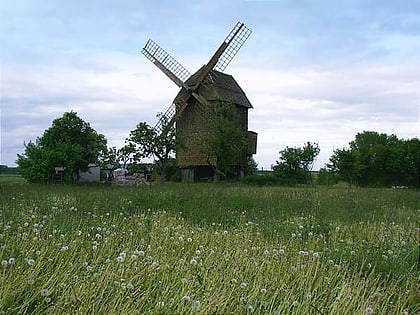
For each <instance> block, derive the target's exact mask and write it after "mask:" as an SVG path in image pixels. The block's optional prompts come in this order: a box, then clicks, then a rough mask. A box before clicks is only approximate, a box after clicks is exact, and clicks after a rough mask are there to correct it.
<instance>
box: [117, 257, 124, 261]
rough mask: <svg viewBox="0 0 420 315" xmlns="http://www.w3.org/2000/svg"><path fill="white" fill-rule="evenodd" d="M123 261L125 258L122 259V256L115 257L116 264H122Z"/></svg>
mask: <svg viewBox="0 0 420 315" xmlns="http://www.w3.org/2000/svg"><path fill="white" fill-rule="evenodd" d="M124 259H125V257H124V256H118V257H117V261H118V262H123V261H124Z"/></svg>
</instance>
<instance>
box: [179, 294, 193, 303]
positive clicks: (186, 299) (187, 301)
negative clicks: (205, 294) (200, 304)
mask: <svg viewBox="0 0 420 315" xmlns="http://www.w3.org/2000/svg"><path fill="white" fill-rule="evenodd" d="M181 300H182V301H183V302H186V303H189V302H190V300H191V298H190V297H189V296H188V295H184V296H183V297H182V299H181Z"/></svg>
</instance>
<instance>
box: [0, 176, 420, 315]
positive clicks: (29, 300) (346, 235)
mask: <svg viewBox="0 0 420 315" xmlns="http://www.w3.org/2000/svg"><path fill="white" fill-rule="evenodd" d="M1 198H2V202H1V209H0V211H1V213H0V216H1V218H2V219H1V223H0V224H1V225H0V260H1V264H2V265H1V267H0V268H1V269H0V274H1V283H0V314H1V313H3V314H26V313H42V314H61V313H78V312H81V313H83V314H85V313H88V314H98V313H107V314H111V313H112V314H114V313H115V314H136V313H138V314H147V313H153V314H155V313H168V314H174V313H176V314H189V313H203V314H208V313H235V314H236V313H241V314H244V313H257V314H260V313H268V314H270V313H271V314H289V313H293V314H353V313H354V314H357V313H359V314H365V313H368V314H369V313H371V312H373V313H375V314H414V313H415V311H416V307H417V303H418V302H419V297H418V293H417V292H418V291H417V290H418V285H419V278H418V267H417V265H416V264H417V259H418V255H419V253H418V244H417V240H416V229H417V226H416V224H417V221H418V217H417V215H418V214H416V211H417V209H419V208H420V195H419V191H412V190H390V189H354V188H351V189H350V188H320V187H316V188H314V187H309V188H287V187H249V186H244V185H241V184H223V183H219V184H188V185H185V184H170V185H167V186H166V187H160V186H152V187H113V186H100V185H98V186H61V185H50V186H42V185H29V184H25V183H23V182H19V181H13V182H10V181H3V182H1Z"/></svg>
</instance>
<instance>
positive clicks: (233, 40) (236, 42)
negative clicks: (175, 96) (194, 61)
mask: <svg viewBox="0 0 420 315" xmlns="http://www.w3.org/2000/svg"><path fill="white" fill-rule="evenodd" d="M249 35H251V30H250V29H248V28H247V27H246V26H245V24H244V23H241V22H238V23H236V25H235V27H234V28H233V29H232V30H231V31H230V33H229V34H228V36H227V37H226V39H225V40H224V41H223V43H222V44H221V45H220V47H219V48H218V49H217V50H216V52H215V53H214V55H213V56H212V57H211V58H210V60H209V62H208V63H207V64H206V66H205V67H204V69H203V70H202V72H201V74H200V76H199V77H198V80H197V82H196V84H195V86H194V88H193V90H196V89H197V88H198V86H199V85H200V84H201V82H203V80H204V79H205V78H206V76H207V75H208V74H209V73H210V71H211V70H212V69H214V70H218V71H220V72H223V71H224V70H225V69H226V67H227V66H228V64H229V63H230V62H231V61H232V59H233V57H235V55H236V53H237V52H238V51H239V49H240V48H241V47H242V45H243V44H244V43H245V41H246V40H247V39H248V37H249Z"/></svg>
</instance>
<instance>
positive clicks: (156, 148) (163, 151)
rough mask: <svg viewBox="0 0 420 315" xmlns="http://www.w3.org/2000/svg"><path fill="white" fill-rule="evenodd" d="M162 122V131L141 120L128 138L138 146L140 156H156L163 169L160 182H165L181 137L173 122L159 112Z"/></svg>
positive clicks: (137, 150)
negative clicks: (177, 133) (177, 134)
mask: <svg viewBox="0 0 420 315" xmlns="http://www.w3.org/2000/svg"><path fill="white" fill-rule="evenodd" d="M158 118H159V120H160V121H161V122H162V128H161V129H162V131H161V132H159V131H158V130H156V129H155V128H153V127H151V126H149V125H148V124H147V123H146V122H140V123H139V124H138V125H137V127H136V129H134V130H132V131H131V132H130V136H129V138H128V139H127V141H128V142H129V143H132V144H133V145H135V146H136V152H137V154H138V156H143V157H152V156H153V157H155V158H156V159H157V161H158V164H159V168H160V170H161V174H160V182H161V184H164V183H165V178H166V171H167V168H168V166H169V164H170V160H171V159H172V155H173V154H174V153H175V151H176V149H177V148H178V146H179V145H180V139H179V137H178V138H177V137H176V131H175V127H174V126H173V124H171V123H170V121H169V119H168V118H167V117H165V116H164V115H163V114H161V113H160V114H158Z"/></svg>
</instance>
